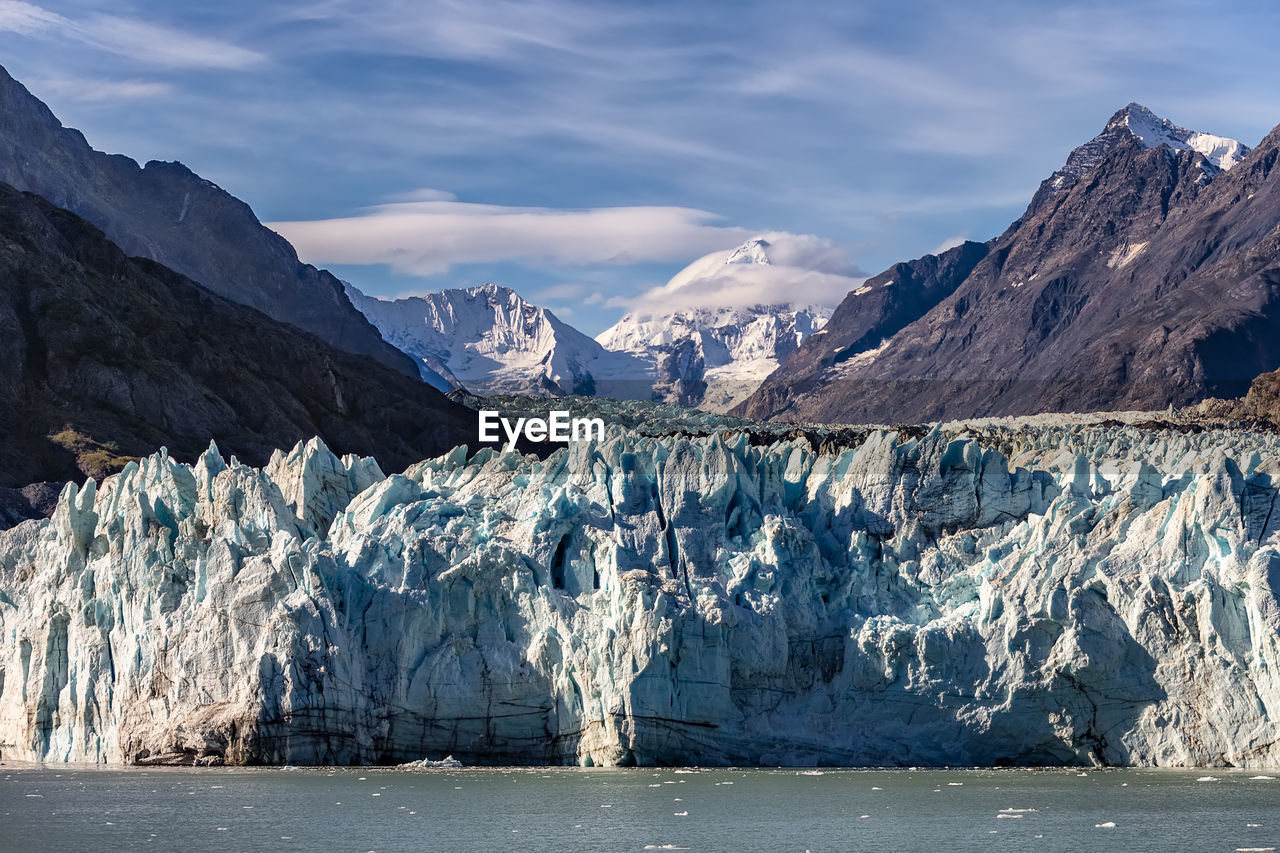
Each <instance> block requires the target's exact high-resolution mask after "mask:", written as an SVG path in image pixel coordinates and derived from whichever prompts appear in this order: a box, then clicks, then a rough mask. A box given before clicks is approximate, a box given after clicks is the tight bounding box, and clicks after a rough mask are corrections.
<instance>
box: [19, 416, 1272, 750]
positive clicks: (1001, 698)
mask: <svg viewBox="0 0 1280 853" xmlns="http://www.w3.org/2000/svg"><path fill="white" fill-rule="evenodd" d="M1278 453H1280V437H1277V436H1275V435H1270V434H1263V433H1251V432H1247V431H1243V430H1216V431H1215V430H1210V431H1203V432H1195V431H1192V432H1186V433H1184V432H1180V431H1177V430H1173V429H1160V428H1155V427H1149V428H1140V427H1136V426H1125V425H1121V424H1116V423H1095V424H1067V425H1057V426H1054V425H1047V424H1041V425H1026V426H1022V427H1017V428H1011V427H1007V426H999V425H988V426H986V427H981V428H973V429H969V430H967V431H964V430H957V429H955V428H952V429H942V428H934V429H932V430H931V431H923V430H921V431H908V430H901V431H889V430H865V431H858V432H845V433H834V432H832V433H826V434H821V433H813V434H804V433H799V432H797V433H795V434H792V435H790V436H787V435H778V434H774V435H769V434H763V433H752V432H750V431H736V432H725V433H722V434H718V435H711V436H692V437H691V436H681V435H673V436H666V437H646V436H636V435H634V434H630V435H622V434H621V433H619V432H615V433H613V434H611V436H610V437H609V438H608V440H607V441H605V442H603V443H599V444H594V445H585V444H581V445H575V446H572V447H571V448H569V449H566V450H562V451H560V452H557V453H555V454H554V455H552V456H550V457H549V458H548V459H545V460H539V459H536V458H533V457H524V456H519V455H514V454H513V455H499V454H495V453H494V452H492V451H488V450H485V451H481V452H480V453H479V454H478V455H476V456H475V457H473V458H471V459H468V458H467V457H466V455H465V453H464V452H463V451H462V450H457V451H455V452H453V453H450V454H448V455H445V456H443V457H440V458H437V459H433V460H429V461H425V462H422V463H420V464H418V465H415V466H413V467H412V468H410V469H408V470H407V471H406V472H404V473H403V474H396V475H393V476H389V477H387V476H384V475H383V473H382V472H381V471H380V470H379V469H378V467H377V466H376V464H374V463H373V462H372V461H371V460H368V459H357V458H355V457H346V458H344V459H338V458H336V457H335V456H334V455H333V454H332V453H330V452H329V451H328V450H327V449H326V448H325V447H324V446H323V445H322V444H320V443H319V442H316V441H313V442H311V443H309V444H307V445H305V446H299V447H298V448H295V449H294V450H293V451H292V452H291V453H290V454H288V455H278V456H277V457H276V458H274V459H273V460H272V461H271V463H270V464H269V465H268V466H267V467H266V468H265V469H264V470H261V471H259V470H254V469H251V468H248V467H245V466H243V465H240V464H238V463H237V462H236V461H235V460H234V459H232V460H231V461H230V462H227V461H224V460H223V458H222V457H221V456H220V455H219V453H218V452H217V450H216V449H214V448H211V449H210V450H209V451H208V452H207V453H206V454H204V456H203V457H202V458H200V459H199V460H198V461H197V462H196V464H195V465H194V466H189V465H184V464H179V463H178V462H176V461H174V460H173V459H170V458H169V457H168V456H167V455H166V454H164V453H160V454H157V455H154V456H151V457H150V458H147V459H145V460H143V461H142V462H141V463H139V464H132V463H131V464H130V465H129V467H128V468H126V469H125V470H124V471H123V472H122V473H121V474H119V475H117V476H114V477H111V478H109V479H107V480H106V481H105V482H104V483H103V484H102V485H101V486H100V487H97V488H95V485H94V484H93V483H92V482H89V483H86V484H85V486H84V487H82V488H77V487H76V486H75V485H68V486H67V487H66V489H65V490H64V491H63V493H62V495H61V498H60V500H59V503H58V507H57V510H56V513H55V515H54V517H53V518H52V519H49V520H40V521H28V522H25V523H23V524H21V525H19V526H17V527H15V528H13V529H12V530H9V531H5V532H3V533H0V753H2V757H3V758H5V759H11V760H13V759H29V760H44V761H98V762H135V761H144V762H145V761H189V762H194V761H201V762H206V761H218V760H226V761H229V762H292V763H312V762H326V763H327V762H334V763H348V762H388V763H392V762H405V761H411V760H416V759H421V758H424V757H429V758H439V757H440V756H444V755H447V754H451V755H454V756H457V757H458V758H461V759H463V760H464V761H467V762H474V761H492V762H577V763H583V764H597V765H607V764H621V763H633V762H634V763H641V764H646V763H660V764H667V763H681V764H683V763H708V764H726V763H734V764H753V763H763V764H889V765H896V764H998V763H1016V764H1027V763H1030V764H1042V763H1047V764H1060V763H1083V764H1087V763H1091V762H1097V763H1107V764H1160V765H1171V764H1180V765H1192V764H1194V765H1228V764H1229V765H1238V766H1276V765H1278V764H1280V600H1278V599H1277V595H1278V594H1280V552H1278V551H1277V545H1278V540H1277V530H1278V527H1280V513H1276V512H1274V509H1275V503H1276V478H1277V477H1278V476H1280V466H1278V465H1277V461H1276V460H1277V454H1278Z"/></svg>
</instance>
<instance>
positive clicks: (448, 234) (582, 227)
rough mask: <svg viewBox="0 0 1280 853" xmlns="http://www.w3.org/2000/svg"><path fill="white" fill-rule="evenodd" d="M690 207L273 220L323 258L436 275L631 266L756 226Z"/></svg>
mask: <svg viewBox="0 0 1280 853" xmlns="http://www.w3.org/2000/svg"><path fill="white" fill-rule="evenodd" d="M716 219H717V217H715V216H714V215H713V214H710V213H707V212H706V211H701V210H693V209H691V208H686V207H604V208H588V209H583V210H557V209H551V208H541V207H503V206H499V205H489V204H471V203H467V202H458V201H417V202H397V203H393V204H384V205H379V206H377V207H374V208H372V209H370V211H369V212H368V213H367V214H365V215H363V216H353V217H348V218H343V219H323V220H314V221H300V222H273V223H269V227H271V228H273V229H275V230H276V231H278V232H279V233H280V234H282V235H284V237H285V238H286V239H287V240H289V242H291V243H293V245H294V247H296V248H297V250H298V253H299V254H300V255H301V256H302V257H303V258H305V259H306V260H307V261H309V262H311V263H315V264H386V265H388V266H390V267H391V269H392V270H394V271H395V272H398V273H405V274H409V275H419V276H431V275H438V274H440V273H443V272H446V271H447V270H449V269H450V268H451V267H453V266H455V265H458V264H475V263H500V262H516V263H524V264H529V265H533V266H537V265H547V266H557V267H565V266H568V267H585V266H596V265H608V266H626V265H630V264H637V263H661V262H673V261H683V260H685V259H687V258H690V257H694V256H697V255H700V254H703V253H705V252H707V251H708V250H710V249H715V248H720V247H723V246H726V245H734V244H736V243H740V242H742V241H743V240H745V239H746V238H747V237H749V236H750V234H751V232H749V231H746V230H745V229H742V228H734V227H728V226H724V225H717V224H715V221H716Z"/></svg>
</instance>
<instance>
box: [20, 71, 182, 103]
mask: <svg viewBox="0 0 1280 853" xmlns="http://www.w3.org/2000/svg"><path fill="white" fill-rule="evenodd" d="M31 88H32V90H33V91H35V92H38V93H39V95H40V96H41V97H50V96H52V97H61V98H66V99H68V100H72V101H83V102H89V103H95V102H102V101H137V100H144V99H147V98H160V97H164V96H165V95H169V94H172V92H173V86H171V85H170V84H168V83H163V82H159V81H155V80H105V79H92V78H88V77H44V78H40V79H36V80H32V81H31Z"/></svg>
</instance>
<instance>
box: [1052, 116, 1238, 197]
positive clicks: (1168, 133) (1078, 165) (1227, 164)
mask: <svg viewBox="0 0 1280 853" xmlns="http://www.w3.org/2000/svg"><path fill="white" fill-rule="evenodd" d="M1127 140H1133V141H1135V142H1137V143H1138V145H1140V146H1141V147H1143V148H1159V147H1160V146H1161V145H1166V146H1168V147H1169V148H1170V149H1172V150H1173V151H1198V152H1199V153H1200V154H1202V155H1204V158H1205V161H1206V163H1207V165H1208V169H1206V172H1205V174H1206V177H1207V178H1208V179H1210V180H1211V179H1212V178H1213V177H1215V176H1216V175H1217V174H1218V173H1219V172H1225V171H1227V170H1228V169H1230V168H1231V167H1232V166H1234V165H1236V164H1237V163H1239V162H1240V161H1241V160H1243V159H1244V158H1245V157H1247V156H1248V155H1249V152H1250V151H1251V150H1252V149H1250V148H1249V146H1247V145H1245V144H1244V143H1242V142H1238V141H1237V140H1235V139H1231V138H1229V137H1225V136H1215V135H1214V134H1212V133H1204V132H1202V131H1198V130H1189V129H1187V128H1185V127H1180V126H1179V125H1176V124H1174V123H1173V122H1172V121H1170V120H1169V119H1167V118H1161V117H1160V116H1158V115H1156V114H1155V113H1154V112H1152V111H1151V110H1150V109H1148V108H1147V107H1145V106H1143V105H1142V104H1139V103H1138V102H1137V101H1132V102H1130V103H1129V104H1128V105H1126V106H1124V107H1122V108H1120V109H1119V110H1117V111H1116V112H1115V114H1114V115H1112V116H1111V118H1110V119H1108V120H1107V124H1106V126H1105V127H1104V128H1103V129H1102V132H1101V133H1099V134H1098V135H1097V136H1095V137H1094V138H1093V139H1090V140H1089V141H1088V142H1086V143H1085V144H1083V145H1081V146H1080V147H1079V148H1076V149H1075V150H1074V151H1072V152H1071V155H1070V156H1069V157H1067V162H1066V163H1065V164H1063V166H1062V168H1061V169H1059V170H1058V171H1056V172H1054V173H1053V175H1051V176H1050V178H1049V185H1050V187H1051V189H1052V190H1053V191H1055V192H1056V191H1057V190H1059V189H1062V188H1063V187H1064V186H1069V185H1070V184H1073V183H1075V182H1076V181H1078V180H1079V179H1080V178H1082V177H1084V176H1085V175H1087V174H1088V173H1089V172H1091V171H1093V169H1094V167H1095V166H1097V165H1098V164H1099V163H1101V162H1102V159H1103V158H1104V157H1105V156H1106V155H1107V154H1108V153H1110V152H1111V151H1112V150H1113V149H1114V148H1116V146H1118V145H1120V144H1122V143H1123V142H1125V141H1127Z"/></svg>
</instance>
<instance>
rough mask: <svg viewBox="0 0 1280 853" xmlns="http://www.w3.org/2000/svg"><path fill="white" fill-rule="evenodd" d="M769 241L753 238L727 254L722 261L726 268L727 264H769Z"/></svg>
mask: <svg viewBox="0 0 1280 853" xmlns="http://www.w3.org/2000/svg"><path fill="white" fill-rule="evenodd" d="M768 249H769V241H768V240H766V239H764V238H763V237H755V238H753V239H751V240H748V241H747V242H745V243H743V244H742V245H741V246H739V247H738V248H736V249H734V250H733V251H732V252H730V253H729V256H728V257H727V258H725V259H724V263H725V265H726V266H728V265H729V264H766V265H767V264H768V263H769V254H768Z"/></svg>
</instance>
